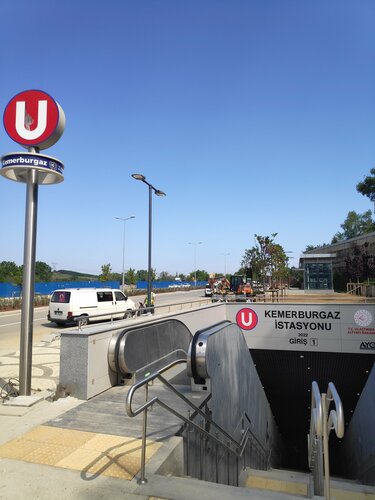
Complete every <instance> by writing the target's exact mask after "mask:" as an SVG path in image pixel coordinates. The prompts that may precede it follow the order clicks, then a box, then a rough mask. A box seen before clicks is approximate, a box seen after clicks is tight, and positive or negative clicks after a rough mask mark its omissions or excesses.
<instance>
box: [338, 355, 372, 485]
mask: <svg viewBox="0 0 375 500" xmlns="http://www.w3.org/2000/svg"><path fill="white" fill-rule="evenodd" d="M344 411H345V408H344ZM374 424H375V364H374V365H373V368H372V370H371V373H370V375H369V378H368V379H367V383H366V386H365V388H364V389H363V391H362V394H361V396H360V398H359V401H358V403H357V406H356V409H355V412H354V415H353V417H352V419H351V421H350V425H349V428H348V429H347V431H346V435H345V437H344V444H343V448H342V451H341V453H340V454H341V456H342V468H343V470H344V471H345V473H346V474H347V476H348V477H350V478H352V479H357V480H358V481H360V482H361V483H362V484H367V485H371V486H375V431H374Z"/></svg>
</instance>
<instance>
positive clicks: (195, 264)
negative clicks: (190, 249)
mask: <svg viewBox="0 0 375 500" xmlns="http://www.w3.org/2000/svg"><path fill="white" fill-rule="evenodd" d="M201 244H202V242H201V241H198V242H197V243H192V242H191V241H189V245H193V246H194V286H195V288H196V287H197V246H198V245H201Z"/></svg>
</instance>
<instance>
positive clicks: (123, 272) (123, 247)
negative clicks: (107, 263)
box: [115, 215, 135, 291]
mask: <svg viewBox="0 0 375 500" xmlns="http://www.w3.org/2000/svg"><path fill="white" fill-rule="evenodd" d="M115 219H117V220H122V221H123V222H124V231H123V234H122V291H124V285H125V224H126V221H127V220H129V219H135V215H130V216H129V217H125V218H123V217H115Z"/></svg>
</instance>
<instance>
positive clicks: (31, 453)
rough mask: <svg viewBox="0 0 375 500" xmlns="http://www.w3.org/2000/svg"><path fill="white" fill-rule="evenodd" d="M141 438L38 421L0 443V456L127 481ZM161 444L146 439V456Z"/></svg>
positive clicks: (138, 456) (136, 468) (137, 464)
mask: <svg viewBox="0 0 375 500" xmlns="http://www.w3.org/2000/svg"><path fill="white" fill-rule="evenodd" d="M141 445H142V441H141V440H140V439H135V438H128V437H123V436H113V435H110V434H95V433H92V432H84V431H76V430H70V429H60V428H57V427H49V426H44V425H41V426H39V427H36V428H35V429H32V430H31V431H29V432H27V433H26V434H24V435H22V436H20V437H18V438H17V439H14V440H12V441H9V442H8V443H5V444H4V445H2V446H0V457H3V458H12V459H15V460H23V461H25V462H32V463H35V464H45V465H52V466H54V467H62V468H65V469H72V470H77V471H81V472H83V473H85V474H87V475H88V476H93V475H104V476H111V477H116V478H119V479H126V480H128V481H130V480H131V479H132V478H133V477H134V476H135V475H136V474H137V473H138V472H139V469H140V463H141ZM159 447H160V444H159V443H155V442H153V441H150V440H147V448H146V457H147V460H149V459H150V458H151V456H152V455H153V454H154V453H155V452H156V451H157V449H158V448H159Z"/></svg>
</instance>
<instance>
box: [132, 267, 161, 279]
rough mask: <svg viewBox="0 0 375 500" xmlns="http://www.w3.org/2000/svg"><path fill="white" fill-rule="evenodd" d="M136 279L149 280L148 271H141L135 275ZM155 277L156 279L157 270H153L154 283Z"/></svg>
mask: <svg viewBox="0 0 375 500" xmlns="http://www.w3.org/2000/svg"><path fill="white" fill-rule="evenodd" d="M135 277H136V279H137V281H147V280H148V271H147V269H140V270H139V271H137V272H136V273H135ZM155 277H156V269H151V280H152V281H154V279H155Z"/></svg>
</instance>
